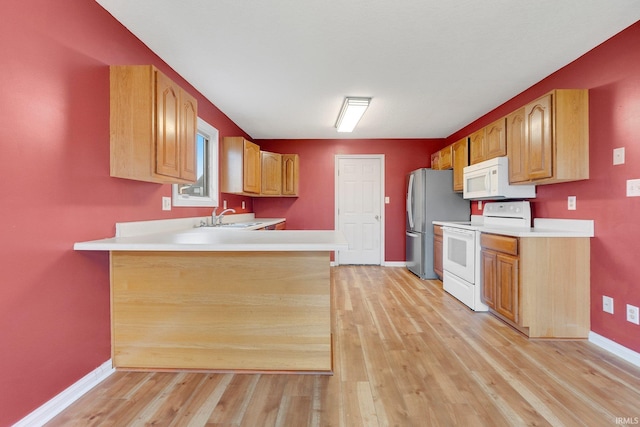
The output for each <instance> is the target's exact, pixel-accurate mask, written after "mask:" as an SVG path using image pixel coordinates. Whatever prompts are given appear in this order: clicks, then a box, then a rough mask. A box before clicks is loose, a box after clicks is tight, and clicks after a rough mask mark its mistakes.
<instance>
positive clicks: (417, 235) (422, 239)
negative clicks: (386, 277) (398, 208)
mask: <svg viewBox="0 0 640 427" xmlns="http://www.w3.org/2000/svg"><path fill="white" fill-rule="evenodd" d="M406 189H407V199H406V201H407V214H406V223H407V225H406V239H407V241H406V245H407V246H406V264H407V268H408V269H409V271H411V272H413V273H414V274H415V275H416V276H418V277H420V278H421V279H435V278H437V276H436V273H435V272H434V271H433V221H469V220H470V218H471V208H470V206H469V201H468V200H465V199H463V198H462V194H461V193H455V192H454V191H453V171H452V170H433V169H426V168H425V169H418V170H415V171H413V172H411V173H410V174H409V175H407V187H406Z"/></svg>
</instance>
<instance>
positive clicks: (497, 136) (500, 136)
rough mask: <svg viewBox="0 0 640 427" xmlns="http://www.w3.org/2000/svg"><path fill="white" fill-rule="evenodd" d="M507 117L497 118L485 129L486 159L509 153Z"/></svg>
mask: <svg viewBox="0 0 640 427" xmlns="http://www.w3.org/2000/svg"><path fill="white" fill-rule="evenodd" d="M505 123H506V119H505V118H504V117H503V118H501V119H498V120H496V121H495V122H493V123H491V124H490V125H488V126H486V127H485V128H484V129H485V136H484V137H485V141H484V144H485V146H484V160H489V159H493V158H495V157H502V156H506V155H507V137H506V125H505Z"/></svg>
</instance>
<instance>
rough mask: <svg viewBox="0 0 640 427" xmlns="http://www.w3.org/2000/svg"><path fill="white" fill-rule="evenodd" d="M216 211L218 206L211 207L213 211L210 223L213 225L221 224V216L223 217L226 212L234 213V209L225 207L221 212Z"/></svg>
mask: <svg viewBox="0 0 640 427" xmlns="http://www.w3.org/2000/svg"><path fill="white" fill-rule="evenodd" d="M217 211H218V207H215V208H214V209H213V212H211V221H212V222H213V223H212V224H211V225H212V226H214V227H217V226H219V225H221V224H222V218H224V214H226V213H228V212H232V213H236V210H235V209H225V210H223V211H222V212H220V215H218V214H217Z"/></svg>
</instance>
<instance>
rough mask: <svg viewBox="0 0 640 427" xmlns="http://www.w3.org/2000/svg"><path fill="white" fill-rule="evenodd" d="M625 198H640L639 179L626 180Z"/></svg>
mask: <svg viewBox="0 0 640 427" xmlns="http://www.w3.org/2000/svg"><path fill="white" fill-rule="evenodd" d="M627 197H640V179H628V180H627Z"/></svg>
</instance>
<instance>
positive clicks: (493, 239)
mask: <svg viewBox="0 0 640 427" xmlns="http://www.w3.org/2000/svg"><path fill="white" fill-rule="evenodd" d="M480 246H482V247H483V248H486V249H492V250H494V251H497V252H504V253H507V254H511V255H518V238H517V237H510V236H500V235H498V234H487V233H482V234H481V236H480Z"/></svg>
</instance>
